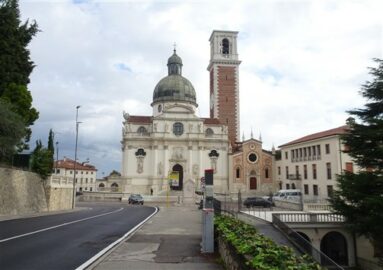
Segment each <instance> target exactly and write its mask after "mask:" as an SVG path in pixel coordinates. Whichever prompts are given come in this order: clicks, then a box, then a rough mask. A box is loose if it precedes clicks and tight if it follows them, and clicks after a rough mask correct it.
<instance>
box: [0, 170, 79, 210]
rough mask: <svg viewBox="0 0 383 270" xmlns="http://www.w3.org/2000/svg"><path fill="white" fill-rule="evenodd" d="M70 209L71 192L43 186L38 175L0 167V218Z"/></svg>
mask: <svg viewBox="0 0 383 270" xmlns="http://www.w3.org/2000/svg"><path fill="white" fill-rule="evenodd" d="M71 207H72V189H71V188H61V187H51V186H46V187H44V182H43V180H42V179H41V178H40V176H39V175H37V174H35V173H32V172H28V171H22V170H16V169H10V168H0V215H23V214H31V213H39V212H45V211H56V210H66V209H70V208H71Z"/></svg>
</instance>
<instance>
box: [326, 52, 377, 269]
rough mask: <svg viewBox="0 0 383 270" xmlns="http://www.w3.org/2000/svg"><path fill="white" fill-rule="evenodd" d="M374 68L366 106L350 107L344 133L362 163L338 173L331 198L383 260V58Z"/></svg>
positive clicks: (366, 86) (364, 89)
mask: <svg viewBox="0 0 383 270" xmlns="http://www.w3.org/2000/svg"><path fill="white" fill-rule="evenodd" d="M375 62H376V63H377V64H378V67H376V68H375V67H374V68H370V74H371V75H372V80H371V81H367V82H366V83H365V84H364V85H362V90H361V94H362V96H363V97H364V98H366V99H367V103H366V104H365V106H364V108H361V109H354V110H351V111H349V114H350V115H351V116H354V117H355V118H351V117H350V118H349V119H348V121H347V123H348V125H349V127H350V130H349V132H348V133H347V134H345V135H344V136H343V137H342V140H343V143H344V144H345V145H346V146H347V151H346V152H347V153H348V154H349V155H350V156H351V157H352V158H353V159H354V161H355V163H356V164H357V165H358V166H359V167H360V171H359V172H357V173H353V172H345V173H343V174H342V175H340V176H339V177H338V179H337V180H338V190H337V191H335V192H334V196H333V198H332V199H331V200H330V202H331V203H332V206H333V208H334V210H335V211H336V212H337V213H339V214H342V215H344V216H345V217H346V220H347V224H346V225H347V226H348V227H349V228H350V229H351V230H352V231H353V232H355V233H356V234H358V235H364V236H366V237H367V238H368V239H370V240H371V242H372V243H373V244H374V247H375V256H376V257H378V258H379V259H380V261H381V262H383V226H382V224H383V60H381V59H375Z"/></svg>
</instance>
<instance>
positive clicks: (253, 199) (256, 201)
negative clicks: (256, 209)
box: [243, 197, 273, 208]
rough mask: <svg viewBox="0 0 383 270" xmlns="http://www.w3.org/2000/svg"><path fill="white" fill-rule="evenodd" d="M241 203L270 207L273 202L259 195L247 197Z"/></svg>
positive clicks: (249, 205) (247, 205) (248, 206)
mask: <svg viewBox="0 0 383 270" xmlns="http://www.w3.org/2000/svg"><path fill="white" fill-rule="evenodd" d="M243 205H244V206H246V207H247V208H250V207H253V206H262V207H271V206H272V205H273V204H272V202H270V201H269V200H266V199H264V198H261V197H249V198H247V199H246V200H245V201H244V202H243Z"/></svg>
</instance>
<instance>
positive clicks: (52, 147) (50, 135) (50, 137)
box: [48, 129, 55, 157]
mask: <svg viewBox="0 0 383 270" xmlns="http://www.w3.org/2000/svg"><path fill="white" fill-rule="evenodd" d="M54 137H55V136H54V133H53V131H52V129H50V130H49V136H48V150H49V151H51V153H52V157H53V154H54V153H55V148H54V145H53V140H54Z"/></svg>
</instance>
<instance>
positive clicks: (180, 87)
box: [152, 49, 198, 106]
mask: <svg viewBox="0 0 383 270" xmlns="http://www.w3.org/2000/svg"><path fill="white" fill-rule="evenodd" d="M167 66H168V76H166V77H165V78H163V79H161V80H160V81H159V82H158V83H157V85H156V87H155V88H154V92H153V103H152V106H153V105H154V104H155V103H159V102H187V103H190V104H192V105H194V106H198V105H197V102H196V93H195V90H194V87H193V85H192V84H191V82H190V81H189V80H188V79H186V78H185V77H183V76H182V66H183V65H182V59H181V57H179V56H178V55H177V54H176V50H175V49H174V51H173V55H172V56H170V57H169V59H168V63H167Z"/></svg>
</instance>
